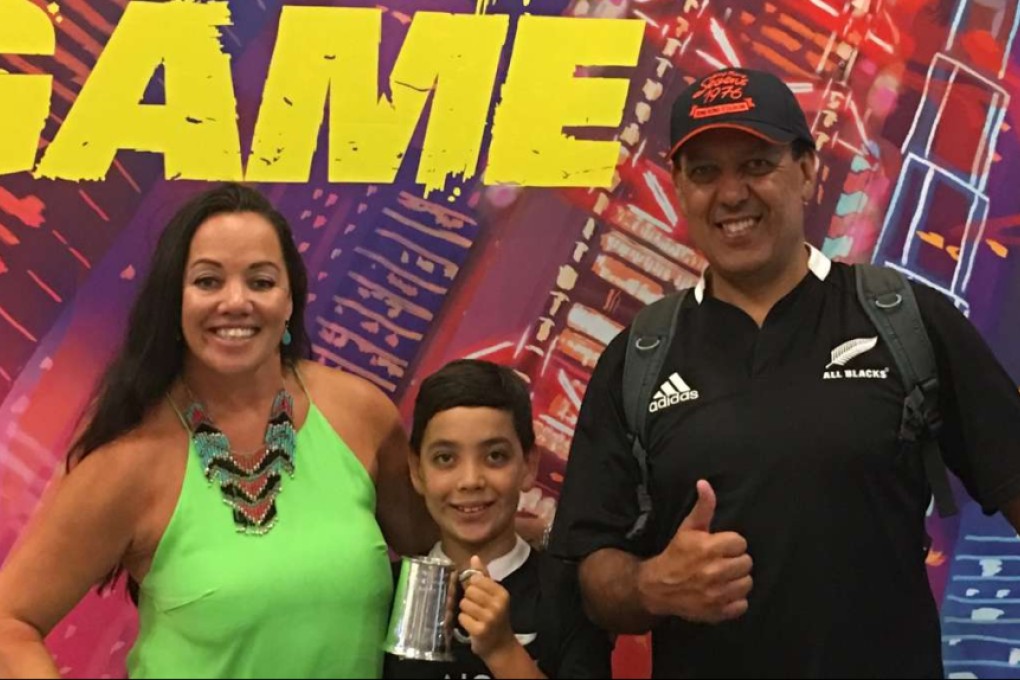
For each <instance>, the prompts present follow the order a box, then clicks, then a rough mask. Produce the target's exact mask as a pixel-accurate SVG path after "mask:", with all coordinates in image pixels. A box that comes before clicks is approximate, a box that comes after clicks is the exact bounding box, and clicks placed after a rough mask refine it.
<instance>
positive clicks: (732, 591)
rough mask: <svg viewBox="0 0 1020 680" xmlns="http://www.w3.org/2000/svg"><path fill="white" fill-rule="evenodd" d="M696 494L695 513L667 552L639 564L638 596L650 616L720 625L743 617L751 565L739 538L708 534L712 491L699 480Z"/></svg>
mask: <svg viewBox="0 0 1020 680" xmlns="http://www.w3.org/2000/svg"><path fill="white" fill-rule="evenodd" d="M697 492H698V499H697V501H696V502H695V503H694V507H693V508H692V509H691V511H690V512H689V513H688V514H687V517H685V518H684V521H683V522H682V523H681V524H680V527H679V528H678V529H677V531H676V534H675V535H674V536H673V539H672V540H671V541H670V542H669V545H667V546H666V549H665V550H664V551H663V552H662V553H661V554H659V555H657V556H656V557H653V558H651V559H649V560H647V561H645V562H643V563H642V564H641V567H640V572H639V574H638V590H639V592H640V594H641V599H642V602H643V604H644V608H645V609H646V610H647V611H648V612H649V613H650V614H653V615H655V616H679V617H681V618H684V619H686V620H688V621H700V622H704V623H718V622H721V621H728V620H730V619H735V618H738V617H740V616H743V614H744V613H745V612H746V611H747V595H748V593H750V592H751V586H752V581H751V567H752V561H751V556H750V555H748V554H747V541H745V540H744V537H743V536H741V535H740V534H737V533H734V532H732V531H728V532H723V533H718V534H714V533H712V528H711V527H712V520H713V518H714V517H715V508H716V498H715V491H714V490H713V489H712V485H711V484H709V483H708V482H707V481H705V480H700V481H698V484H697Z"/></svg>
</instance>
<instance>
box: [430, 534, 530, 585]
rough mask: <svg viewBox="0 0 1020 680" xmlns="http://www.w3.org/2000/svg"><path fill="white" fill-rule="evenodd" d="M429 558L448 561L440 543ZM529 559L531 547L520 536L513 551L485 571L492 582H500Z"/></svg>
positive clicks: (498, 559) (487, 566)
mask: <svg viewBox="0 0 1020 680" xmlns="http://www.w3.org/2000/svg"><path fill="white" fill-rule="evenodd" d="M429 557H434V558H440V559H447V560H448V559H450V558H449V557H447V555H446V553H445V552H443V544H442V542H440V543H436V544H435V545H434V546H433V547H432V550H431V551H430V552H429ZM529 557H531V546H530V545H528V542H527V541H525V540H524V539H523V538H521V537H520V536H518V537H517V543H516V544H515V545H514V547H513V549H512V550H510V552H508V553H507V554H505V555H503V556H502V557H497V558H496V559H494V560H493V561H492V562H489V564H487V565H486V569H488V570H489V576H490V577H492V580H493V581H502V580H503V579H505V578H506V577H507V576H509V575H510V574H512V573H514V572H515V571H517V570H518V569H520V568H521V567H522V566H524V563H525V562H527V561H528V558H529Z"/></svg>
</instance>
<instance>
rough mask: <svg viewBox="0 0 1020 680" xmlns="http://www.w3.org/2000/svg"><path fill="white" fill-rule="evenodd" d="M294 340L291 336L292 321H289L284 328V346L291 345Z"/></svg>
mask: <svg viewBox="0 0 1020 680" xmlns="http://www.w3.org/2000/svg"><path fill="white" fill-rule="evenodd" d="M293 339H294V338H293V337H292V336H291V334H290V321H288V322H286V323H285V324H284V326H283V346H284V347H286V346H287V345H289V344H290V343H291V341H292V340H293Z"/></svg>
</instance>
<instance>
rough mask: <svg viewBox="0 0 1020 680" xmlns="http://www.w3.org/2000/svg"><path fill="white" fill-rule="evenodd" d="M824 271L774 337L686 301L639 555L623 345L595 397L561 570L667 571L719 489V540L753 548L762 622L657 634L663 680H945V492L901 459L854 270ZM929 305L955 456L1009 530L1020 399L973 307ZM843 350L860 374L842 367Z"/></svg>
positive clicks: (674, 621) (567, 504) (567, 506)
mask: <svg viewBox="0 0 1020 680" xmlns="http://www.w3.org/2000/svg"><path fill="white" fill-rule="evenodd" d="M810 270H811V271H810V273H809V274H808V275H807V276H806V277H805V279H804V280H803V281H802V282H801V283H800V284H799V285H798V286H797V287H796V288H795V289H794V290H793V291H792V292H791V293H790V294H789V295H787V296H786V297H785V298H783V299H782V300H780V301H779V302H778V303H777V304H776V306H775V307H774V308H773V309H772V310H771V312H770V313H769V315H768V317H767V318H766V320H765V322H764V324H763V326H762V327H761V328H759V327H758V326H757V324H755V322H754V321H753V320H752V319H751V318H750V317H749V316H748V315H746V314H745V313H744V312H742V311H741V310H739V309H737V308H736V307H734V306H731V305H729V304H726V303H724V302H721V301H719V300H716V299H714V298H711V297H710V296H707V295H705V293H704V286H703V284H702V285H699V287H698V289H696V290H695V294H694V295H689V296H688V297H687V299H686V300H685V302H684V305H683V307H682V308H681V312H680V313H681V315H682V317H681V318H682V321H681V323H682V329H683V332H682V335H681V336H679V337H677V338H676V339H675V340H674V343H673V345H672V346H671V348H670V349H669V354H668V355H667V359H666V362H665V366H664V368H663V371H662V374H661V375H660V376H659V383H660V384H661V388H660V393H659V394H657V395H656V397H658V398H659V404H657V406H658V405H662V406H661V408H656V410H655V411H654V412H652V413H650V414H649V426H650V430H649V434H650V436H649V452H648V455H649V467H650V479H651V481H650V492H651V496H652V499H653V506H654V516H653V519H652V523H651V527H650V530H649V531H648V532H647V534H646V536H645V537H644V539H643V540H640V541H633V542H632V541H628V540H627V539H626V534H627V532H628V530H629V529H630V528H631V526H632V524H633V522H634V519H635V517H636V516H637V514H638V507H637V501H636V496H635V491H634V489H635V486H636V484H637V482H638V480H639V473H638V467H637V464H636V463H635V461H634V459H633V457H632V454H631V451H630V446H629V444H628V442H627V436H626V426H625V418H624V415H623V408H622V401H621V395H620V391H621V382H622V376H623V358H624V353H625V343H626V333H621V334H620V336H619V337H617V338H616V339H615V340H614V341H613V342H612V343H611V344H610V346H609V347H608V348H607V349H606V351H605V352H604V354H603V356H602V358H601V359H600V361H599V363H598V365H597V367H596V369H595V371H594V373H593V375H592V378H591V382H590V384H589V385H588V390H587V393H586V395H585V398H584V403H583V405H582V408H581V413H580V417H579V421H578V426H577V430H576V433H575V437H574V441H573V448H572V450H571V454H570V459H569V462H568V466H567V472H566V480H565V483H564V488H563V492H562V496H561V499H560V505H559V509H558V511H557V518H556V529H555V531H554V532H553V545H552V550H553V552H554V553H557V554H559V555H561V556H564V557H568V558H573V559H580V558H583V557H585V556H587V555H589V554H591V553H592V552H594V551H596V550H599V549H601V548H607V547H612V548H619V549H623V550H627V551H629V552H632V553H634V554H637V555H641V556H652V555H655V554H658V553H659V552H661V551H662V550H663V549H664V548H665V546H666V545H667V543H668V542H669V540H670V539H671V538H672V536H673V534H674V533H675V532H676V529H677V527H678V526H679V525H680V522H681V521H682V520H683V518H684V517H685V516H686V514H687V513H688V511H689V510H690V508H691V507H692V506H693V504H694V501H695V499H696V491H695V483H696V482H697V480H698V479H707V480H708V481H709V482H710V483H711V484H712V487H713V488H714V490H715V493H716V495H717V499H718V507H717V510H716V513H715V519H714V522H713V524H712V529H713V530H714V531H735V532H738V533H740V534H741V535H742V536H744V537H745V538H746V539H747V542H748V552H749V554H750V555H751V557H752V558H753V560H754V569H753V573H752V576H753V578H754V588H753V590H752V592H751V594H750V596H749V605H750V607H749V611H748V612H747V614H746V615H744V616H743V617H741V618H740V619H738V620H735V621H731V622H727V623H723V624H719V625H705V624H694V623H689V622H686V621H683V620H681V619H679V618H669V619H665V620H664V621H663V622H662V623H661V624H660V625H659V626H658V627H657V628H656V629H655V630H654V631H653V668H654V674H655V675H656V676H657V677H723V676H726V677H737V676H757V677H765V676H775V677H837V676H838V677H877V676H881V677H894V676H895V677H942V661H941V650H940V634H939V620H938V613H937V609H936V605H935V602H934V598H933V597H932V594H931V590H930V588H929V585H928V580H927V574H926V571H925V565H924V558H925V554H926V534H925V528H924V518H925V511H926V509H927V506H928V504H929V497H930V494H929V490H928V488H927V482H926V478H925V476H924V471H923V466H922V464H921V460H920V459H919V456H916V455H906V454H905V453H904V452H903V451H902V450H901V448H900V446H899V444H898V442H897V430H898V427H899V424H900V417H901V411H902V406H903V398H904V390H903V386H902V383H901V381H900V377H899V375H898V374H897V371H896V368H895V363H894V361H893V357H892V355H891V354H890V353H889V351H888V349H887V348H886V347H885V346H884V345H883V343H882V342H881V341H880V340H878V341H877V342H874V343H873V342H872V339H877V336H878V333H877V332H876V330H875V328H874V327H873V326H872V324H871V323H870V321H869V320H868V318H867V316H866V315H865V312H864V310H863V309H862V308H861V306H860V304H859V303H858V301H857V296H856V292H855V287H854V273H853V269H852V268H851V267H850V266H847V265H843V264H833V263H831V262H830V261H829V260H828V259H826V258H825V257H824V256H823V255H821V253H819V252H817V251H814V250H812V255H811V263H810ZM915 290H916V293H917V298H918V303H919V306H920V308H921V312H922V316H923V318H924V321H925V325H926V327H927V330H928V332H929V335H930V336H931V339H932V343H933V345H934V348H935V353H936V361H937V365H938V372H939V378H940V382H941V390H940V402H941V409H942V414H943V417H944V419H945V426H944V428H943V430H942V434H941V438H940V444H941V447H942V451H943V455H944V457H945V459H946V462H947V464H948V465H949V467H950V468H951V469H952V470H953V471H954V472H955V473H956V474H957V475H958V476H959V477H960V478H961V479H962V481H963V482H964V484H965V486H966V487H967V489H968V490H969V492H970V493H971V495H972V496H973V497H974V498H975V499H976V500H977V501H979V502H980V503H981V505H982V506H983V507H984V508H985V510H986V511H987V512H993V511H995V510H996V509H998V508H999V507H1001V506H1002V505H1003V504H1004V503H1005V502H1006V501H1008V500H1010V499H1012V498H1014V497H1016V496H1017V495H1020V396H1018V394H1017V388H1016V386H1015V385H1014V384H1013V382H1012V380H1011V379H1010V378H1009V376H1007V375H1006V373H1005V371H1004V370H1003V369H1002V368H1001V367H1000V366H999V364H998V363H997V362H996V360H995V358H994V357H993V355H992V354H991V352H990V350H989V349H988V347H987V346H986V345H985V343H984V341H983V340H982V339H981V337H980V336H979V335H978V333H977V332H976V330H975V329H974V328H973V326H971V324H970V323H969V322H968V321H967V320H966V319H965V318H964V317H963V316H962V315H961V314H960V313H959V312H958V311H957V309H956V308H955V307H954V306H953V305H952V304H950V303H949V302H948V301H947V300H946V299H945V298H943V297H942V296H941V295H940V294H938V293H937V292H935V291H933V290H931V289H929V288H925V287H921V286H917V287H915ZM852 341H861V342H856V343H853V344H851V343H852ZM872 345H873V346H872ZM847 348H855V349H854V350H852V351H851V353H853V354H855V356H854V357H853V358H852V359H850V360H849V361H847V362H846V365H845V366H843V367H840V366H835V365H833V359H834V353H835V354H840V353H843V354H844V355H845V354H846V351H847ZM674 394H676V395H685V396H681V397H674V398H670V397H671V396H672V395H674ZM662 397H665V399H663V398H662ZM654 401H656V399H655V398H653V402H654Z"/></svg>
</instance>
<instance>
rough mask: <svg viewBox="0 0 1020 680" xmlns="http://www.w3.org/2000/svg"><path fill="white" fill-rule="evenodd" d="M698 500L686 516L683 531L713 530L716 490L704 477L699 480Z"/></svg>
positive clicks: (681, 527)
mask: <svg viewBox="0 0 1020 680" xmlns="http://www.w3.org/2000/svg"><path fill="white" fill-rule="evenodd" d="M697 489H698V501H697V502H696V503H695V504H694V507H693V508H691V511H690V513H689V514H688V515H687V517H685V518H684V521H683V524H681V525H680V529H681V530H683V531H706V532H708V531H711V530H712V529H711V526H712V518H713V517H714V516H715V491H713V490H712V485H711V484H709V483H708V482H706V481H705V480H704V479H700V480H698V484H697Z"/></svg>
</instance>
